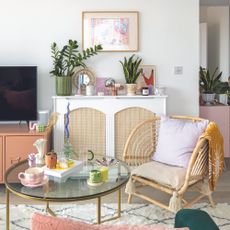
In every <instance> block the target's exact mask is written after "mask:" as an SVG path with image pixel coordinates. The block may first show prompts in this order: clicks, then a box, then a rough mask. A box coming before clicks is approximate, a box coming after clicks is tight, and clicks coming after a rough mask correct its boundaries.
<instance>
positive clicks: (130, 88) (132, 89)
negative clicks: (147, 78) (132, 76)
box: [126, 84, 137, 96]
mask: <svg viewBox="0 0 230 230" xmlns="http://www.w3.org/2000/svg"><path fill="white" fill-rule="evenodd" d="M126 89H127V96H135V95H136V89H137V84H126Z"/></svg>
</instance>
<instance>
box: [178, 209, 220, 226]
mask: <svg viewBox="0 0 230 230" xmlns="http://www.w3.org/2000/svg"><path fill="white" fill-rule="evenodd" d="M175 227H176V228H180V227H189V229H190V230H219V228H218V226H217V225H216V224H215V222H214V221H213V220H212V218H211V217H210V216H209V215H208V213H206V212H204V211H202V210H197V209H181V210H180V211H178V212H177V214H176V218H175Z"/></svg>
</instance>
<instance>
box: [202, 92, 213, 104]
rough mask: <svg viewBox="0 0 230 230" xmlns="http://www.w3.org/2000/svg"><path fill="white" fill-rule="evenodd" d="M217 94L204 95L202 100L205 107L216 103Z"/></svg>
mask: <svg viewBox="0 0 230 230" xmlns="http://www.w3.org/2000/svg"><path fill="white" fill-rule="evenodd" d="M215 95H216V94H215V93H202V99H203V101H204V102H205V105H212V104H214V101H215Z"/></svg>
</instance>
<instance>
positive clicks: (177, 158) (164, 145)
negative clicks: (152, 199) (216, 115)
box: [152, 117, 208, 168]
mask: <svg viewBox="0 0 230 230" xmlns="http://www.w3.org/2000/svg"><path fill="white" fill-rule="evenodd" d="M207 125H208V120H205V121H199V122H191V121H185V120H179V119H170V118H167V117H162V118H161V123H160V128H159V134H158V135H159V136H158V143H157V148H156V152H155V154H154V155H153V158H152V159H153V160H154V161H159V162H162V163H165V164H169V165H174V166H180V167H184V168H187V166H188V163H189V160H190V157H191V155H192V152H193V150H194V148H195V146H196V144H197V141H198V139H199V136H200V135H201V134H202V133H203V132H204V131H205V129H206V127H207Z"/></svg>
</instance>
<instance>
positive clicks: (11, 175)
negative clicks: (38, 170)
mask: <svg viewBox="0 0 230 230" xmlns="http://www.w3.org/2000/svg"><path fill="white" fill-rule="evenodd" d="M27 168H29V165H28V162H27V160H25V161H22V162H19V163H17V164H15V165H13V166H12V167H10V168H9V169H8V170H7V171H6V174H5V185H6V187H7V188H8V189H9V190H10V191H11V192H13V193H16V194H17V195H19V196H20V195H21V196H23V197H28V198H34V199H41V200H48V201H71V200H72V201H77V200H86V199H92V198H96V197H100V196H103V195H106V194H109V193H112V192H113V191H116V190H118V189H119V188H121V187H122V186H123V185H124V184H125V183H126V182H127V181H128V179H129V176H130V171H129V167H128V166H127V165H126V164H125V163H124V162H121V161H119V163H118V164H116V165H112V166H109V167H108V180H107V181H106V182H104V183H102V184H101V185H97V186H92V185H89V184H88V183H87V180H88V179H89V172H90V171H91V170H93V169H99V167H98V165H96V164H95V163H88V164H84V165H83V167H82V168H81V169H80V170H76V171H73V172H71V173H70V174H69V175H67V176H65V177H62V178H58V177H53V176H48V175H47V176H45V177H46V178H47V179H46V180H44V183H43V184H42V183H41V185H40V186H38V187H28V186H24V185H22V184H21V181H20V180H19V179H18V174H19V173H20V172H24V171H25V170H26V169H27Z"/></svg>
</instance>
